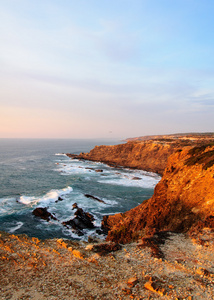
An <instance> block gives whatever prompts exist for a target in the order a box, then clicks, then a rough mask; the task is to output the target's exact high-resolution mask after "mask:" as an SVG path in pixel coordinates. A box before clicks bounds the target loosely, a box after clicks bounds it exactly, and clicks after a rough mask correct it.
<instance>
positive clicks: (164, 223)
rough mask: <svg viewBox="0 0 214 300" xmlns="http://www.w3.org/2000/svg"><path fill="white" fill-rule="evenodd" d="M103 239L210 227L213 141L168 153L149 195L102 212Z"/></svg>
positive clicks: (127, 239)
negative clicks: (114, 211) (130, 205)
mask: <svg viewBox="0 0 214 300" xmlns="http://www.w3.org/2000/svg"><path fill="white" fill-rule="evenodd" d="M103 227H104V228H106V229H107V230H108V237H107V240H112V241H119V242H121V243H127V242H130V241H131V240H134V239H136V238H139V237H141V236H145V234H148V233H154V232H155V231H163V230H166V231H174V232H187V231H188V230H194V229H196V228H197V230H200V228H202V227H211V228H214V143H208V144H205V145H202V146H196V147H188V148H185V149H183V150H177V151H176V152H175V153H174V154H172V155H171V156H170V157H169V159H168V163H167V166H166V169H165V171H164V174H163V177H162V179H161V181H160V182H159V183H158V184H157V186H156V187H155V191H154V195H153V197H152V198H151V199H149V200H147V201H144V202H143V203H142V204H140V205H139V206H137V207H136V208H133V209H132V210H130V211H128V212H126V213H123V214H122V213H120V214H116V215H114V216H106V217H104V219H103Z"/></svg>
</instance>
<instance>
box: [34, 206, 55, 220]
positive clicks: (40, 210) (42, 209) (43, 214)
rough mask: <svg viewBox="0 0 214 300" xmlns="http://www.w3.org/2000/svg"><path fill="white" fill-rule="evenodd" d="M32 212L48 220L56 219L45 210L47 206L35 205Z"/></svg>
mask: <svg viewBox="0 0 214 300" xmlns="http://www.w3.org/2000/svg"><path fill="white" fill-rule="evenodd" d="M32 214H33V215H34V216H36V217H39V218H41V219H43V220H46V221H50V219H53V220H57V218H56V217H54V216H53V215H52V214H51V213H50V212H48V211H47V207H37V208H35V209H34V211H33V212H32Z"/></svg>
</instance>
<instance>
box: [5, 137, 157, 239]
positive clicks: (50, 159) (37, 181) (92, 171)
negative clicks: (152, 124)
mask: <svg viewBox="0 0 214 300" xmlns="http://www.w3.org/2000/svg"><path fill="white" fill-rule="evenodd" d="M118 143H120V141H118V140H100V139H99V140H74V139H67V140H63V139H59V140H57V139H53V140H51V139H47V140H45V139H0V230H4V231H7V232H9V233H14V234H23V233H25V234H27V235H28V236H34V237H38V238H40V239H45V238H59V237H62V238H68V239H80V238H81V239H87V238H88V236H89V235H95V234H96V233H95V230H84V233H85V235H84V236H83V237H79V236H77V235H76V234H75V233H74V232H73V231H72V230H71V229H68V228H66V227H65V226H63V225H62V222H63V221H68V220H70V219H72V218H73V217H74V212H75V211H74V210H73V209H72V205H73V204H74V203H77V205H78V207H80V208H82V209H83V210H84V211H86V212H89V213H91V214H92V215H93V216H94V218H95V221H94V224H95V226H96V227H97V228H99V227H100V225H101V221H102V218H103V216H104V215H109V214H115V213H119V212H125V211H127V210H129V209H131V208H133V207H135V206H137V205H138V204H140V203H142V202H143V201H144V200H145V199H148V198H150V197H151V196H152V194H153V191H154V187H155V185H156V184H157V183H158V181H159V180H160V176H158V175H157V174H154V173H150V172H145V171H140V170H130V169H123V168H112V167H109V166H107V165H105V164H103V163H99V162H90V161H81V160H77V159H71V158H69V157H68V156H66V153H73V154H79V153H80V152H88V151H90V150H91V149H92V148H93V147H94V146H95V145H113V144H118ZM86 194H89V195H92V196H94V197H97V198H99V199H100V200H102V201H103V202H100V201H97V200H96V199H93V198H88V197H86V196H85V195H86ZM59 197H61V198H62V199H63V200H62V201H57V200H58V198H59ZM36 207H46V208H47V209H48V211H49V212H50V213H51V214H53V215H54V216H55V217H56V218H57V220H51V221H49V222H47V221H45V220H42V219H40V218H38V217H35V216H34V215H33V214H32V212H33V210H34V209H35V208H36Z"/></svg>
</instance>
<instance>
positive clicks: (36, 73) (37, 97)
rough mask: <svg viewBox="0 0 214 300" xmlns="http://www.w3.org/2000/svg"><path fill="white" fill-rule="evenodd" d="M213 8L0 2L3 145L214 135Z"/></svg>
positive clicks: (144, 2) (182, 3) (120, 0)
mask: <svg viewBox="0 0 214 300" xmlns="http://www.w3.org/2000/svg"><path fill="white" fill-rule="evenodd" d="M213 12H214V2H213V1H211V0H207V1H206V3H202V2H201V1H200V0H194V1H193V0H188V1H187V0H174V1H171V0H163V1H158V0H150V1H148V0H141V1H140V0H134V1H130V0H115V1H111V0H110V1H108V2H104V1H102V2H99V3H98V2H97V1H94V0H88V1H85V0H82V1H78V2H76V1H73V0H69V1H68V0H65V1H59V0H52V1H50V0H43V1H41V0H38V1H34V0H33V1H27V0H19V1H15V0H8V1H4V2H2V3H1V11H0V18H1V24H2V26H1V28H0V37H1V47H0V138H66V139H67V138H69V139H70V138H73V139H76V138H78V139H85V138H89V139H94V138H100V139H105V138H109V139H120V140H121V139H126V138H132V137H138V136H144V135H161V134H173V133H190V132H193V133H194V132H195V133H197V132H213V131H214V122H213V119H214V86H213V79H214V55H213V54H214V32H213V27H214V19H213Z"/></svg>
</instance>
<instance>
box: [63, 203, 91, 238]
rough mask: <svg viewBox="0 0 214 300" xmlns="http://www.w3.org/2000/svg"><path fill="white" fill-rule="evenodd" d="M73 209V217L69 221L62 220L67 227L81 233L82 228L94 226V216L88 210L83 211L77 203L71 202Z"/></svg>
mask: <svg viewBox="0 0 214 300" xmlns="http://www.w3.org/2000/svg"><path fill="white" fill-rule="evenodd" d="M73 209H76V212H75V213H74V215H75V217H74V218H73V219H71V220H69V221H66V222H62V224H63V225H64V226H66V227H67V228H70V227H71V228H72V229H73V231H74V232H75V233H77V234H78V235H83V234H84V233H83V231H82V230H83V229H92V228H95V226H94V224H93V221H94V216H93V215H92V214H90V213H89V212H84V211H83V209H82V208H79V207H78V205H77V203H74V204H73Z"/></svg>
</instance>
